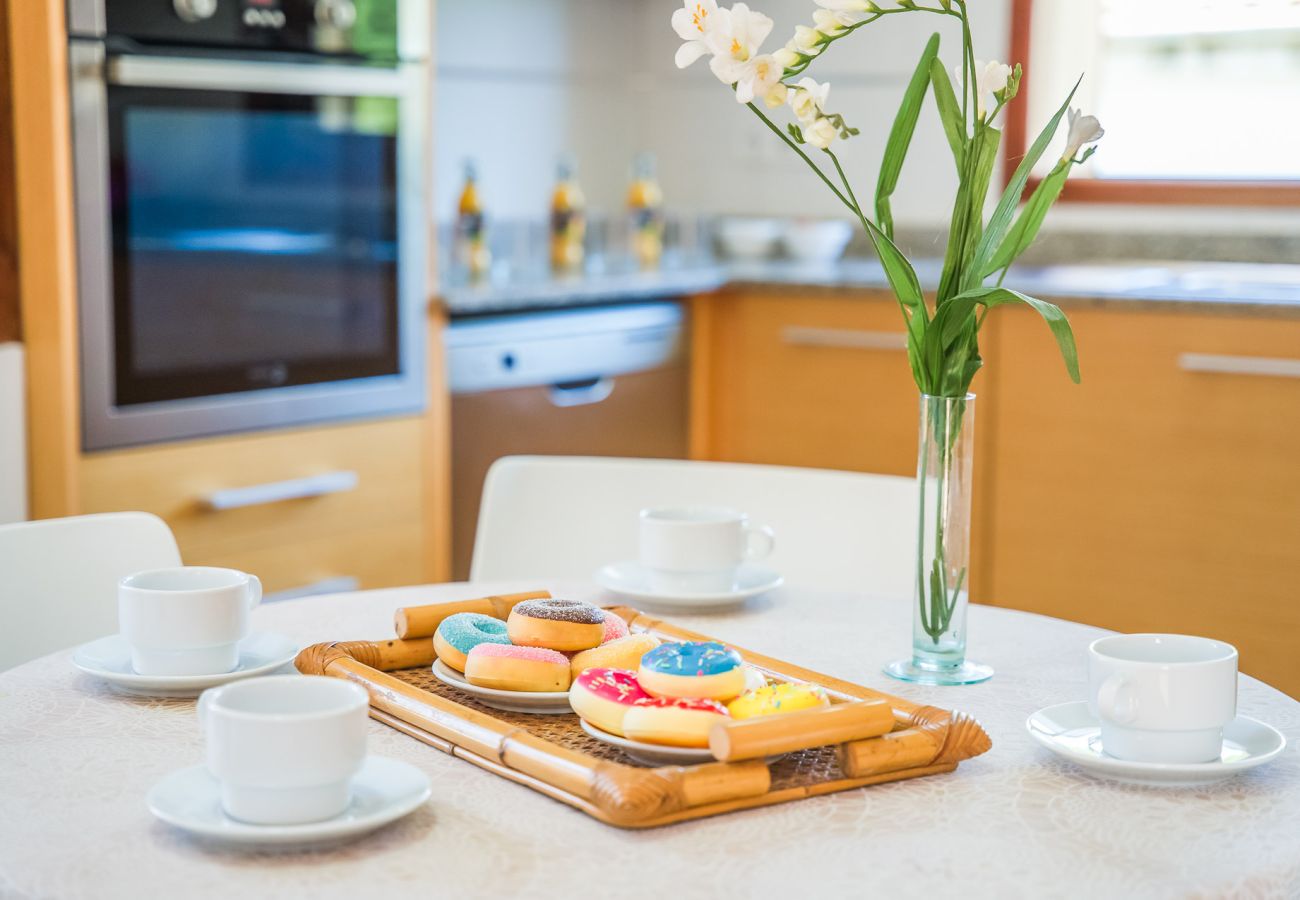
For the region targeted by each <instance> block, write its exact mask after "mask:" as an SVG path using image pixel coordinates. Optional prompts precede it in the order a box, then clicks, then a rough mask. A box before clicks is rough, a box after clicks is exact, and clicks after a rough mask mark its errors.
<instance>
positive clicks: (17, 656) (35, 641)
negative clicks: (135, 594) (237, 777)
mask: <svg viewBox="0 0 1300 900" xmlns="http://www.w3.org/2000/svg"><path fill="white" fill-rule="evenodd" d="M180 564H181V554H180V551H179V550H178V549H177V548H176V539H175V538H174V537H172V533H171V529H170V528H168V527H167V524H166V523H165V522H163V520H162V519H160V518H158V517H157V516H155V515H151V514H149V513H143V512H116V513H101V514H98V515H92V516H72V517H70V518H66V519H43V520H40V521H37V522H19V523H16V524H13V525H0V670H4V669H8V668H11V667H13V666H16V665H18V664H19V663H24V662H26V661H28V660H30V659H35V658H36V657H38V656H44V655H45V654H46V653H52V652H53V651H55V650H59V649H62V648H64V647H70V646H72V645H74V644H81V643H85V642H86V641H89V640H93V639H95V638H97V637H102V636H104V635H106V634H113V633H114V632H116V631H117V582H118V579H120V578H122V577H124V576H126V575H130V574H131V573H132V572H139V571H142V570H144V569H162V568H167V567H169V566H179V565H180Z"/></svg>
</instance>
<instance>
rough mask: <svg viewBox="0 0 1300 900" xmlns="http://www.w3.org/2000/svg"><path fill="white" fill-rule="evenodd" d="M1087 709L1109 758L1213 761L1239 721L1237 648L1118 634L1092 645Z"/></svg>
mask: <svg viewBox="0 0 1300 900" xmlns="http://www.w3.org/2000/svg"><path fill="white" fill-rule="evenodd" d="M1088 707H1089V709H1090V710H1091V711H1092V713H1093V714H1094V715H1095V716H1097V718H1098V719H1100V720H1101V746H1102V749H1103V750H1104V751H1105V752H1106V754H1107V755H1109V756H1114V757H1116V758H1117V759H1127V760H1133V761H1137V762H1152V763H1198V762H1211V761H1213V760H1216V759H1218V758H1219V756H1220V755H1221V754H1222V752H1223V727H1224V726H1225V725H1227V724H1228V723H1229V722H1231V721H1232V720H1233V719H1234V718H1235V717H1236V715H1237V649H1236V648H1235V647H1233V646H1232V645H1231V644H1226V643H1224V642H1223V641H1216V640H1212V639H1210V638H1202V637H1192V636H1191V635H1186V634H1117V635H1113V636H1111V637H1104V638H1098V639H1097V640H1095V641H1093V642H1092V644H1091V645H1089V647H1088Z"/></svg>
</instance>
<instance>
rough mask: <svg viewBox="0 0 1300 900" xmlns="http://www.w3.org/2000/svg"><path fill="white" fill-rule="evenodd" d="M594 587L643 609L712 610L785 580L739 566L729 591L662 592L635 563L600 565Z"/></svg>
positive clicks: (646, 572)
mask: <svg viewBox="0 0 1300 900" xmlns="http://www.w3.org/2000/svg"><path fill="white" fill-rule="evenodd" d="M593 578H594V579H595V581H596V584H598V585H600V586H601V587H603V588H604V589H605V590H607V591H613V592H614V593H615V594H620V595H622V596H624V597H627V598H628V599H630V600H635V601H637V602H638V603H642V604H645V605H646V606H658V607H661V608H664V609H695V610H713V609H729V608H731V607H734V606H739V605H740V604H741V603H744V602H745V601H746V600H747V599H749V598H750V597H756V596H758V595H759V594H763V593H766V592H767V591H770V590H773V589H775V588H779V587H780V586H781V585H782V583H783V582H784V581H785V579H783V578H782V577H781V576H780V575H778V574H777V573H776V572H773V571H772V570H771V569H764V568H760V567H759V566H752V565H742V566H740V567H739V568H738V569H737V570H736V581H735V583H734V585H733V586H732V589H731V590H730V591H722V592H707V593H664V592H662V591H656V590H655V589H654V588H652V587H651V586H650V573H649V572H648V571H646V569H645V567H644V566H642V565H641V564H640V563H639V562H619V563H611V564H610V565H607V566H602V567H601V568H600V569H598V570H596V574H595V575H594V576H593Z"/></svg>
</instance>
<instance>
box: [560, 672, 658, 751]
mask: <svg viewBox="0 0 1300 900" xmlns="http://www.w3.org/2000/svg"><path fill="white" fill-rule="evenodd" d="M649 696H650V695H649V694H647V693H646V692H645V691H643V690H641V685H639V684H637V683H636V673H635V672H630V671H628V670H627V669H587V670H586V671H584V672H583V673H582V674H581V675H579V676H578V677H577V678H575V679H574V680H573V687H571V688H569V705H570V706H572V707H573V711H574V712H576V713H577V714H578V715H580V716H582V718H584V719H586V720H587V721H588V722H590V723H591V724H592V725H595V726H596V727H597V728H599V729H600V730H601V731H608V732H609V733H610V734H616V735H618V736H619V737H622V736H623V715H624V714H625V713H626V712H627V711H628V710H629V709H631V708H632V704H633V703H635V702H636V701H638V700H644V699H646V698H647V697H649Z"/></svg>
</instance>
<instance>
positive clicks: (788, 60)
mask: <svg viewBox="0 0 1300 900" xmlns="http://www.w3.org/2000/svg"><path fill="white" fill-rule="evenodd" d="M772 58H773V59H775V60H776V61H777V64H778V65H780V66H781V67H782V68H785V69H789V68H792V67H794V66H797V65H799V61H800V60H801V59H803V56H802V55H801V54H800V53H799V51H798V50H796V49H794V48H793V47H790V46H785V47H782V48H781V49H780V50H778V51H776V52H775V53H773V54H772Z"/></svg>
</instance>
